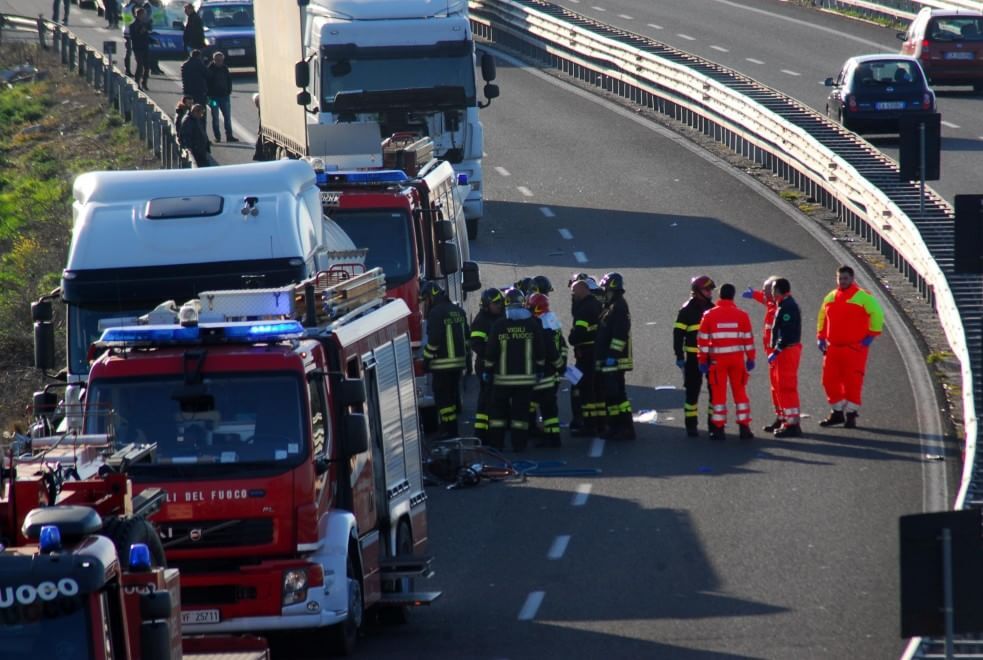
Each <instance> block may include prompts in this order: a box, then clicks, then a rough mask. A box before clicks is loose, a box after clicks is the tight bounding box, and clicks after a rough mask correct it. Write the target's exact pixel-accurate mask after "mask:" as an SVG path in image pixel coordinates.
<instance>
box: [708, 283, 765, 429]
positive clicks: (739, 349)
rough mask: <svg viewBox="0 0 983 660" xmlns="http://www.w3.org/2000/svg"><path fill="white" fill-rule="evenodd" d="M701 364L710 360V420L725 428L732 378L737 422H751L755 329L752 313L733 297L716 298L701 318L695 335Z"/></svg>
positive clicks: (715, 424)
mask: <svg viewBox="0 0 983 660" xmlns="http://www.w3.org/2000/svg"><path fill="white" fill-rule="evenodd" d="M696 345H697V347H698V348H699V351H700V352H699V355H698V359H699V361H700V364H701V365H704V364H709V365H710V373H709V382H710V405H711V407H712V408H713V413H712V414H711V416H710V423H711V424H713V425H714V426H716V427H718V428H723V427H724V425H725V424H726V423H727V382H728V381H730V388H731V393H732V394H733V396H734V405H735V407H736V409H737V414H736V418H737V423H738V424H750V423H751V401H750V400H749V399H748V395H747V381H748V372H747V367H746V366H745V364H746V361H747V360H754V356H755V352H754V333H753V332H752V330H751V317H750V316H748V314H747V312H745V311H744V310H742V309H740V308H739V307H738V306H737V305H735V304H734V301H733V300H723V299H720V300H718V301H717V305H716V307H713V308H712V309H709V310H707V312H706V314H704V315H703V319H702V320H701V321H700V331H699V334H697V336H696Z"/></svg>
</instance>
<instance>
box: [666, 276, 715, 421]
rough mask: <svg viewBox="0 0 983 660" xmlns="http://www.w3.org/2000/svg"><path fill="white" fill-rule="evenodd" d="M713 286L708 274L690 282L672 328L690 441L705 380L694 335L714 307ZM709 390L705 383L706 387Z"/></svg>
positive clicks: (698, 413) (673, 345)
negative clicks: (684, 397)
mask: <svg viewBox="0 0 983 660" xmlns="http://www.w3.org/2000/svg"><path fill="white" fill-rule="evenodd" d="M715 287H716V285H715V284H714V283H713V280H712V279H710V277H709V276H708V275H698V276H697V277H694V278H693V279H691V280H690V283H689V288H690V297H689V300H687V301H686V303H685V304H684V305H683V306H682V307H680V308H679V314H677V315H676V323H675V325H673V327H672V350H673V352H674V353H675V354H676V366H677V367H679V368H680V369H681V370H682V372H683V387H684V388H685V390H686V402H685V403H684V404H683V414H684V416H685V418H686V435H688V436H689V437H691V438H695V437H696V436H697V435H698V432H697V430H696V427H697V420H698V419H699V415H700V411H699V410H698V408H697V406H698V404H699V400H700V389H702V387H703V380H704V376H703V374H701V373H700V361H699V359H698V357H697V356H698V355H699V352H700V349H699V348H697V346H696V335H697V332H698V331H699V329H700V320H701V319H702V318H703V313H704V312H706V311H707V310H708V309H710V308H711V307H713V290H714V288H715ZM709 387H710V385H709V383H708V384H707V388H709ZM707 398H709V396H708V397H707ZM707 405H709V402H707ZM709 416H710V411H709V410H708V412H707V418H708V419H709Z"/></svg>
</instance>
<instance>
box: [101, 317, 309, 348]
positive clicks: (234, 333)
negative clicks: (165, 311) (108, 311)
mask: <svg viewBox="0 0 983 660" xmlns="http://www.w3.org/2000/svg"><path fill="white" fill-rule="evenodd" d="M303 336H304V326H302V325H301V324H300V322H298V321H239V322H232V323H206V324H202V325H200V326H188V327H181V326H150V325H144V326H131V327H127V328H110V329H108V330H106V331H105V332H103V333H102V337H101V338H100V339H99V343H100V344H103V345H109V346H133V345H138V346H146V345H151V346H152V345H164V344H194V343H197V342H199V341H200V340H201V338H202V337H207V339H209V340H214V341H222V340H225V341H230V342H236V341H239V342H266V341H280V340H282V339H296V338H298V337H303Z"/></svg>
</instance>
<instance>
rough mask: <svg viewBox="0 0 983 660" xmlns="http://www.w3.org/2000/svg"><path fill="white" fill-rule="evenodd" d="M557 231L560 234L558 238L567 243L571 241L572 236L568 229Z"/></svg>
mask: <svg viewBox="0 0 983 660" xmlns="http://www.w3.org/2000/svg"><path fill="white" fill-rule="evenodd" d="M557 231H558V232H560V236H562V237H563V238H565V239H567V240H568V241H572V240H573V234H571V233H570V230H569V229H557Z"/></svg>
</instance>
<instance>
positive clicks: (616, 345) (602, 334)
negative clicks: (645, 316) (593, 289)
mask: <svg viewBox="0 0 983 660" xmlns="http://www.w3.org/2000/svg"><path fill="white" fill-rule="evenodd" d="M609 358H614V360H615V363H614V365H613V366H606V365H605V364H604V363H605V362H606V361H607V360H608V359H609ZM594 361H595V363H596V364H597V367H598V369H599V370H600V371H631V370H632V368H633V367H634V365H633V363H632V349H631V312H630V311H629V310H628V303H627V302H626V301H625V299H624V296H622V295H617V296H616V297H615V298H614V299H613V300H612V301H611V302H609V303H608V304H607V305H606V306H605V307H604V311H602V312H601V318H600V321H599V322H598V324H597V339H596V340H595V342H594Z"/></svg>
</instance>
